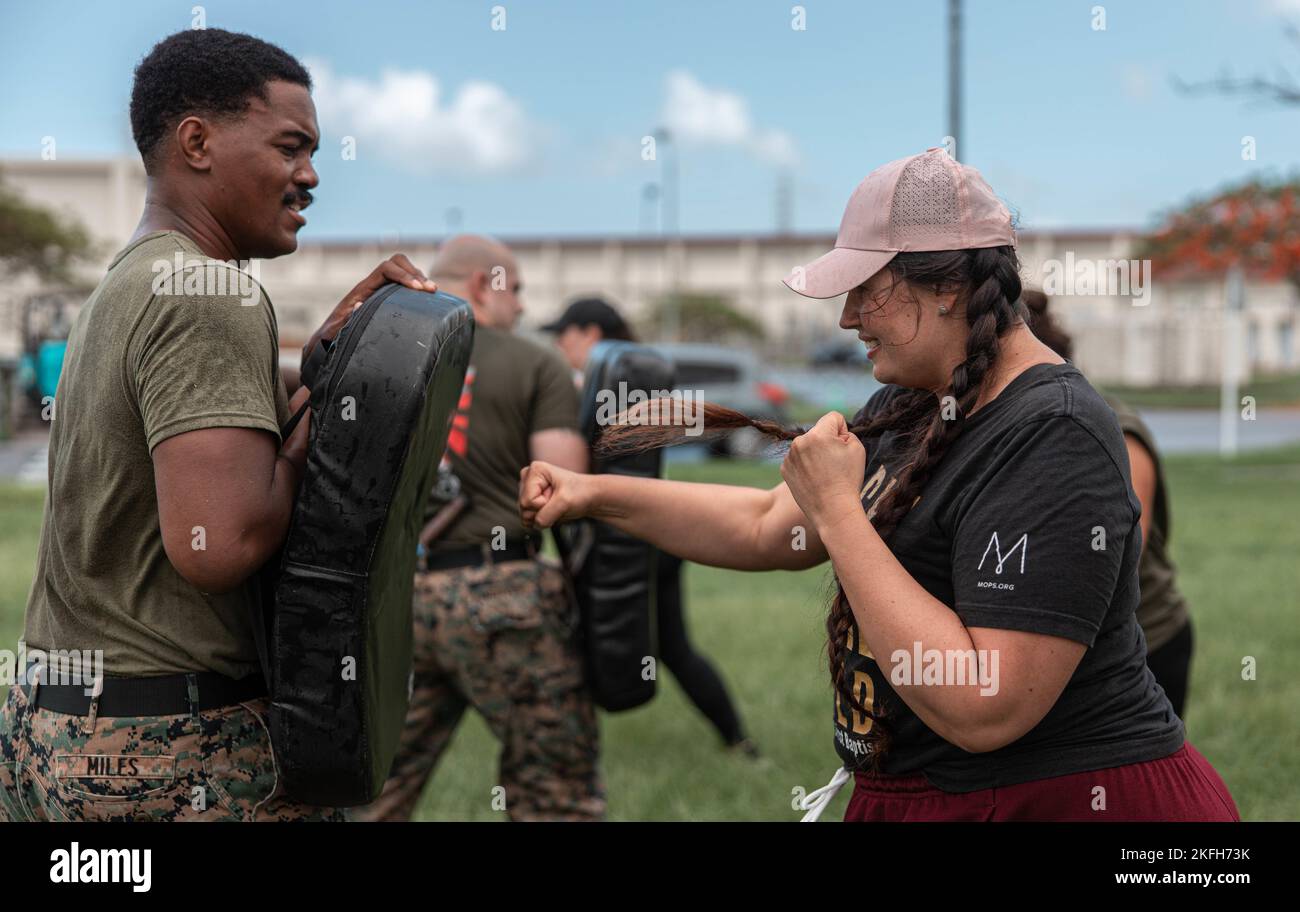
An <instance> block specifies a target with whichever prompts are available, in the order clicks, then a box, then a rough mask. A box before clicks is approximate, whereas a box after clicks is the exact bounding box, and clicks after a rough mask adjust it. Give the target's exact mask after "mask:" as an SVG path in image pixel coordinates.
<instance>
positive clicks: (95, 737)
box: [0, 685, 346, 822]
mask: <svg viewBox="0 0 1300 912" xmlns="http://www.w3.org/2000/svg"><path fill="white" fill-rule="evenodd" d="M39 686H40V685H37V688H38V690H37V693H38V694H39ZM267 705H268V704H267V700H266V699H265V698H261V699H257V700H250V701H248V702H247V703H237V704H233V705H231V706H226V707H223V708H221V709H215V710H209V711H206V712H200V713H198V714H197V715H180V716H145V717H138V718H135V717H102V716H101V717H99V718H97V719H95V720H94V722H93V725H92V723H91V717H90V716H74V715H67V714H64V713H56V712H52V711H50V710H48V709H34V708H33V707H32V705H31V703H30V702H29V701H28V699H27V697H26V696H25V695H24V694H23V692H22V688H21V687H16V686H15V687H11V688H10V689H9V699H8V700H7V701H6V703H5V705H4V708H3V709H0V820H9V821H58V822H66V821H83V820H84V821H127V820H177V821H210V820H211V821H250V820H259V821H260V820H344V819H346V818H345V816H344V815H343V812H342V811H340V810H336V809H332V808H322V807H313V806H310V805H305V804H300V803H298V802H296V801H293V800H292V799H290V798H289V797H287V796H286V795H285V794H284V792H283V789H282V788H281V786H280V780H279V774H278V772H277V770H276V764H275V756H274V754H273V753H272V750H271V738H270V733H269V731H268V730H267V727H266V712H267Z"/></svg>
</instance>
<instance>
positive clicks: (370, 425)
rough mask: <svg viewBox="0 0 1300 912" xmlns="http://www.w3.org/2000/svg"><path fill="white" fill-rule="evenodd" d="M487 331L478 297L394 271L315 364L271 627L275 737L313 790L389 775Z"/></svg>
mask: <svg viewBox="0 0 1300 912" xmlns="http://www.w3.org/2000/svg"><path fill="white" fill-rule="evenodd" d="M473 340H474V320H473V316H472V314H471V312H470V309H469V307H468V305H466V303H465V302H464V301H462V300H460V299H459V298H455V297H452V296H451V295H447V294H442V293H437V294H429V293H426V292H420V291H412V290H411V289H408V288H405V287H403V286H400V285H385V286H384V287H383V288H381V289H380V290H379V291H377V292H375V293H374V294H373V295H371V296H370V298H369V299H368V300H367V301H366V302H365V303H364V304H363V305H362V306H361V307H360V308H359V309H358V310H357V311H356V312H355V313H353V314H352V316H351V318H350V319H349V320H348V323H347V325H346V326H344V328H343V330H342V331H341V332H340V333H339V336H338V338H337V339H336V340H335V343H334V345H333V347H332V348H331V349H330V350H329V354H328V357H326V358H325V359H324V360H323V362H321V361H319V360H318V361H317V363H314V364H312V365H311V367H312V368H313V369H314V375H313V371H311V370H308V371H305V375H306V376H305V378H304V382H306V381H307V379H310V381H311V383H310V386H311V410H312V411H311V434H310V442H309V445H308V456H307V469H306V472H305V473H304V476H303V480H302V485H301V487H300V488H299V491H298V500H297V503H296V505H295V507H294V512H293V520H292V523H291V525H290V527H289V534H288V537H287V540H286V542H285V545H284V549H283V551H282V553H281V556H280V561H279V563H278V564H275V565H274V566H273V567H272V568H270V571H271V572H269V573H267V577H268V584H269V588H270V589H271V590H272V593H273V596H272V597H273V608H272V611H271V617H270V618H269V619H267V618H264V619H263V621H262V623H259V625H258V628H257V629H258V630H259V631H261V632H263V634H264V637H263V642H262V643H260V644H259V646H260V647H261V648H262V650H263V666H264V669H265V671H266V674H267V682H268V685H269V687H270V693H271V720H270V721H271V726H270V727H271V741H272V744H273V746H274V749H275V755H276V760H277V762H278V765H279V769H280V776H281V777H282V779H283V780H284V783H285V786H286V789H287V790H288V792H289V794H290V795H292V796H293V797H294V798H295V799H297V800H299V801H304V802H308V803H311V804H318V805H325V806H332V807H347V806H352V805H357V804H364V803H365V802H368V801H370V800H372V799H374V798H375V797H376V796H377V795H378V794H379V792H380V790H381V789H382V787H383V784H384V780H385V779H386V778H387V776H388V771H389V767H390V766H391V765H392V760H393V755H394V753H395V752H396V750H397V743H398V739H399V737H400V735H401V732H402V726H403V723H404V721H405V718H406V710H407V704H408V701H409V699H410V681H411V670H412V664H411V637H412V626H411V625H412V619H411V588H412V580H413V577H414V572H415V557H416V544H417V540H418V535H419V531H420V526H421V523H422V520H423V515H424V512H423V511H424V506H425V502H426V499H427V498H428V494H429V490H430V488H431V487H432V485H433V479H434V475H435V472H436V470H437V466H438V462H439V460H440V459H441V458H442V452H443V448H444V447H445V445H446V442H447V434H448V431H449V429H450V425H451V418H452V415H453V414H454V412H455V407H456V402H457V400H458V399H459V397H460V390H461V386H462V385H463V383H464V380H465V370H466V367H467V365H468V364H469V357H470V351H471V349H472V348H473ZM268 622H269V627H267V626H265V625H266V624H267V623H268ZM349 659H350V660H351V661H349Z"/></svg>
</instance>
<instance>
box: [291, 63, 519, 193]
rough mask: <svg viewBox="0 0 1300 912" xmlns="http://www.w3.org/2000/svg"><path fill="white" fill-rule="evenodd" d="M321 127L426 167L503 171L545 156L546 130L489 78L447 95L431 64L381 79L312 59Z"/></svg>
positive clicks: (365, 148)
mask: <svg viewBox="0 0 1300 912" xmlns="http://www.w3.org/2000/svg"><path fill="white" fill-rule="evenodd" d="M308 68H309V69H310V70H311V76H312V82H313V83H314V88H313V91H312V96H313V98H314V99H315V101H316V109H317V113H318V115H319V117H320V121H321V125H322V129H326V130H329V131H330V132H331V133H334V134H336V135H350V136H354V137H356V140H357V155H358V157H361V156H364V155H367V154H370V152H371V151H372V150H373V153H374V154H377V155H380V156H383V157H384V158H386V159H388V160H389V161H392V162H393V163H395V164H397V165H400V166H401V167H403V168H405V169H406V170H408V171H412V172H415V173H420V174H427V173H432V172H450V173H456V174H477V175H486V174H501V173H508V172H517V171H520V170H523V169H524V168H525V167H527V166H528V165H530V164H532V163H534V162H535V161H536V160H537V158H538V157H539V155H540V151H541V145H542V138H543V131H542V129H541V127H540V126H539V125H538V124H536V123H534V122H533V121H532V119H531V118H529V117H528V115H527V114H526V113H525V112H524V109H523V106H522V105H521V104H520V103H519V102H518V101H516V100H515V99H513V98H511V97H510V96H509V95H508V94H507V93H506V92H505V90H504V89H502V88H501V87H500V86H498V85H495V84H493V83H490V82H484V81H479V80H470V81H467V82H464V83H462V84H461V85H460V87H459V89H458V90H457V91H456V93H455V95H454V96H451V97H447V96H446V94H445V93H444V88H443V85H442V83H441V81H440V80H439V79H438V77H437V76H435V75H434V74H433V73H430V72H427V71H425V70H385V71H383V73H381V74H380V76H379V79H378V80H368V79H362V78H357V77H352V76H338V75H336V74H335V73H334V72H333V70H332V69H331V68H330V66H329V64H327V63H325V62H323V61H319V60H310V61H308Z"/></svg>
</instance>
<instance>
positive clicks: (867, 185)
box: [783, 148, 1016, 298]
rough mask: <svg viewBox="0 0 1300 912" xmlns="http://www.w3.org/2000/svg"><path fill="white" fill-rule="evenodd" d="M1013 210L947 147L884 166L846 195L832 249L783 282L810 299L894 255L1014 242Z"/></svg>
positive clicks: (868, 273) (858, 278)
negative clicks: (1009, 209)
mask: <svg viewBox="0 0 1300 912" xmlns="http://www.w3.org/2000/svg"><path fill="white" fill-rule="evenodd" d="M1015 243H1016V233H1015V231H1014V230H1013V229H1012V227H1011V213H1010V212H1008V211H1007V207H1006V206H1004V205H1002V201H1001V200H999V199H998V198H997V196H996V195H995V194H994V193H993V188H991V187H990V186H989V185H988V183H987V182H986V181H985V180H984V178H983V177H981V176H980V173H979V172H978V171H976V170H975V169H974V168H972V167H971V166H970V165H963V164H961V163H960V162H957V161H954V160H953V158H952V156H950V155H949V154H948V153H947V152H945V151H944V150H943V149H939V148H934V149H927V150H926V151H925V152H922V153H921V154H920V155H912V156H909V157H907V158H900V159H898V160H897V161H892V162H890V163H889V164H887V165H882V166H881V167H879V168H877V169H876V170H875V171H872V172H871V173H870V174H868V175H867V176H866V178H865V179H864V180H863V181H862V183H860V184H858V188H857V189H856V190H854V191H853V195H852V196H851V197H849V204H848V205H847V206H846V207H844V218H843V219H842V220H841V221H840V233H839V235H838V236H837V237H836V238H835V249H834V250H832V251H831V252H830V253H828V254H825V255H824V256H821V257H818V258H817V259H815V260H813V261H812V262H811V263H809V264H808V265H807V266H799V267H796V268H795V270H794V271H793V272H791V273H790V275H788V276H786V277H785V279H783V281H784V282H785V284H786V285H788V286H789V287H790V290H791V291H796V292H798V293H799V294H801V295H804V296H805V297H808V298H834V297H838V296H839V295H842V294H846V293H848V292H849V291H852V290H853V289H854V288H857V287H858V286H859V285H861V284H862V283H863V282H865V281H866V280H867V279H869V278H871V277H872V276H873V275H875V274H876V273H877V272H879V271H880V270H881V269H882V268H883V267H884V266H885V265H886V264H887V263H888V262H889V261H890V260H892V259H893V258H894V257H895V256H896V255H897V254H899V253H902V252H903V251H909V250H964V249H968V248H973V247H1001V246H1003V245H1007V244H1009V245H1011V246H1015Z"/></svg>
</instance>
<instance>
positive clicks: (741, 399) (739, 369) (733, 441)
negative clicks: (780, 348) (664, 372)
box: [653, 343, 790, 459]
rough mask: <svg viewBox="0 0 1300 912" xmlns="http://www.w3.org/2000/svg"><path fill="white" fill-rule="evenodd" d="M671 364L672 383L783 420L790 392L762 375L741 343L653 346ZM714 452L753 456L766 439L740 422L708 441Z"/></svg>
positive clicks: (741, 409)
mask: <svg viewBox="0 0 1300 912" xmlns="http://www.w3.org/2000/svg"><path fill="white" fill-rule="evenodd" d="M653 347H654V348H655V349H656V350H657V351H660V352H662V353H663V354H664V355H665V356H667V357H669V358H671V359H672V360H673V363H674V364H676V366H677V382H676V386H675V388H676V389H680V390H682V391H683V392H685V391H687V390H690V391H691V392H692V393H693V394H698V395H701V396H702V397H703V398H704V400H705V401H707V402H714V403H716V404H718V405H721V406H725V407H726V408H729V409H735V410H736V411H738V412H744V413H745V414H746V415H750V416H751V417H754V418H766V419H769V420H771V421H779V422H781V423H783V424H787V423H789V421H790V418H789V413H788V411H787V408H786V406H787V404H788V403H789V400H790V394H789V392H788V391H787V390H786V389H785V387H783V386H781V385H780V384H777V383H772V382H769V381H767V380H764V379H763V376H762V369H761V362H760V361H759V359H758V356H757V355H756V354H754V353H753V352H751V351H747V350H745V349H735V348H727V347H725V346H722V345H707V344H700V343H671V344H662V345H655V346H653ZM708 446H709V451H710V452H711V453H713V454H714V455H720V456H738V457H742V458H747V459H753V458H756V457H758V456H759V455H761V454H762V453H763V451H764V450H765V449H766V448H767V446H768V441H767V439H766V438H764V437H763V435H762V434H760V433H758V432H757V431H755V430H753V429H752V428H746V429H744V430H741V431H737V432H736V433H734V434H731V435H729V436H728V437H725V438H723V439H722V440H717V441H712V442H710V443H709V444H708Z"/></svg>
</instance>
